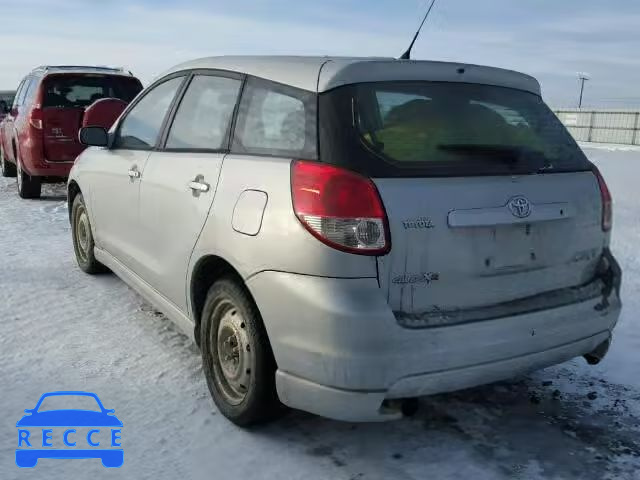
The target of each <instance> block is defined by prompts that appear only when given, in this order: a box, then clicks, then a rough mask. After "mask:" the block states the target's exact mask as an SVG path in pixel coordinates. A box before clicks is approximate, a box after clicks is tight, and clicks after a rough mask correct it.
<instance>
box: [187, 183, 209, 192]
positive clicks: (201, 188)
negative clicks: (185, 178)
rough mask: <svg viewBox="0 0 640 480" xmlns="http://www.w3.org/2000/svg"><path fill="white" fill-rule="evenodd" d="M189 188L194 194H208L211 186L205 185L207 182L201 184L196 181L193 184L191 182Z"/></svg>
mask: <svg viewBox="0 0 640 480" xmlns="http://www.w3.org/2000/svg"><path fill="white" fill-rule="evenodd" d="M189 188H190V189H191V190H193V191H194V192H208V191H209V184H208V183H205V182H199V181H197V180H194V181H192V182H189Z"/></svg>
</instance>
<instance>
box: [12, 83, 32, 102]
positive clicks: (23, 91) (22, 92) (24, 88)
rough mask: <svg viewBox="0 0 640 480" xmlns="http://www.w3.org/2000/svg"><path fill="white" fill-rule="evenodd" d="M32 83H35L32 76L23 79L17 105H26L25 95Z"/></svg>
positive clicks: (16, 100) (17, 95) (17, 94)
mask: <svg viewBox="0 0 640 480" xmlns="http://www.w3.org/2000/svg"><path fill="white" fill-rule="evenodd" d="M31 83H33V78H32V77H27V78H25V79H24V80H23V81H22V84H20V88H18V93H16V98H15V103H14V105H15V106H20V105H24V97H25V95H26V94H27V89H28V88H29V85H30V84H31Z"/></svg>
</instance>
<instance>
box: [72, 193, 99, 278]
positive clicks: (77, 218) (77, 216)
mask: <svg viewBox="0 0 640 480" xmlns="http://www.w3.org/2000/svg"><path fill="white" fill-rule="evenodd" d="M71 236H72V237H73V251H74V253H75V255H76V261H77V262H78V266H79V267H80V270H82V271H83V272H85V273H89V274H91V275H94V274H96V273H104V272H107V271H108V269H107V267H105V266H104V265H103V264H102V263H100V262H99V261H98V260H96V257H95V254H94V252H93V248H94V246H95V242H94V241H93V233H92V232H91V223H90V222H89V214H88V213H87V207H86V205H85V203H84V198H83V197H82V194H81V193H78V194H77V195H76V197H75V198H74V200H73V206H72V207H71Z"/></svg>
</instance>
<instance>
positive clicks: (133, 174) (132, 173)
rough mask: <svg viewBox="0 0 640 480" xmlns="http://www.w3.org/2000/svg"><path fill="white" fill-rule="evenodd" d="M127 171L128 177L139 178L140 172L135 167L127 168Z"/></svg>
mask: <svg viewBox="0 0 640 480" xmlns="http://www.w3.org/2000/svg"><path fill="white" fill-rule="evenodd" d="M128 173H129V178H140V172H139V171H138V170H136V169H135V168H132V169H131V170H129V172H128Z"/></svg>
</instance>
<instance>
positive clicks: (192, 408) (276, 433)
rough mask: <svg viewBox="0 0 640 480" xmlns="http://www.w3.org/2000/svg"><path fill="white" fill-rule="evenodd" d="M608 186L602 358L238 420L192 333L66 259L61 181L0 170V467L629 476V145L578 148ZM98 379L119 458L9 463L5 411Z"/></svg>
mask: <svg viewBox="0 0 640 480" xmlns="http://www.w3.org/2000/svg"><path fill="white" fill-rule="evenodd" d="M585 151H586V152H587V154H588V155H589V156H590V157H591V158H592V159H593V160H594V161H595V162H596V163H597V164H598V165H599V166H600V168H601V170H602V171H603V173H604V175H605V177H606V178H607V180H608V182H609V185H610V187H611V189H612V191H613V195H614V199H615V226H614V240H613V251H614V253H615V254H616V255H617V256H618V259H619V260H620V262H621V264H622V266H623V269H624V275H625V276H624V279H623V285H624V286H623V294H624V298H623V300H624V302H625V306H624V310H623V314H622V317H621V323H620V325H619V327H618V330H617V336H616V337H615V340H614V344H613V346H612V349H611V352H610V354H609V356H608V357H607V359H606V360H605V361H604V362H603V363H602V364H601V365H598V366H597V367H589V366H587V365H586V364H585V362H584V361H583V360H582V359H577V360H574V361H572V362H569V363H567V364H564V365H561V366H558V367H554V368H549V369H546V370H544V371H541V372H537V373H535V374H532V375H529V376H526V377H522V378H517V379H514V380H512V381H507V382H502V383H498V384H494V385H489V386H485V387H480V388H475V389H471V390H466V391H462V392H458V393H454V394H447V395H439V396H435V397H430V398H425V399H423V400H422V401H421V410H420V411H419V412H418V414H417V415H416V416H414V417H412V418H408V419H405V420H402V421H399V422H395V423H386V424H348V423H339V422H334V421H330V420H325V419H322V418H318V417H314V416H312V415H307V414H305V413H301V412H293V413H291V414H290V415H288V416H287V417H285V418H284V419H283V420H281V421H280V422H279V423H276V424H272V425H269V426H265V427H262V428H259V429H256V430H254V431H244V430H240V429H238V428H237V427H235V426H233V425H232V424H230V423H229V422H227V421H226V420H225V419H224V418H223V417H222V416H221V415H220V414H219V413H218V412H217V411H216V409H215V406H214V405H213V402H212V401H211V400H210V398H209V393H208V391H207V388H206V385H205V382H204V378H203V375H202V371H201V367H200V356H199V352H198V350H197V348H196V347H195V346H194V345H192V344H190V343H189V341H188V340H187V339H186V338H185V337H184V336H182V335H181V334H179V333H178V332H177V330H176V329H174V327H173V326H172V325H171V324H170V323H169V322H168V321H167V320H166V319H165V318H164V317H163V316H162V315H161V314H159V313H158V312H155V311H153V309H151V308H150V307H149V306H147V305H146V304H145V303H144V302H143V300H141V298H140V297H138V295H136V294H135V293H134V292H133V291H131V290H130V289H129V288H127V287H126V286H125V285H124V284H123V283H122V282H121V281H120V280H118V279H117V278H116V277H114V276H110V275H107V276H100V277H90V276H87V275H85V274H83V273H82V272H81V271H80V270H79V269H78V268H77V267H76V265H75V260H74V258H73V253H72V246H71V236H70V232H69V224H68V220H67V213H66V212H67V210H66V205H65V198H64V188H63V187H62V186H51V187H47V189H46V195H45V196H44V197H43V198H42V199H41V200H39V201H24V200H19V199H18V197H17V195H16V187H15V182H14V181H13V179H0V242H1V250H0V252H1V253H0V380H1V382H0V412H2V414H3V416H2V420H0V479H2V480H8V479H35V478H38V479H40V478H47V479H61V478H93V479H98V478H125V479H136V480H139V479H145V478H154V479H191V478H194V479H205V478H207V479H218V478H220V479H222V478H225V479H228V478H235V479H242V480H248V479H254V478H264V479H282V480H289V479H305V480H313V479H322V480H327V479H332V480H333V479H336V480H342V479H343V480H356V479H358V480H360V479H362V480H365V479H368V480H376V479H385V480H387V479H423V478H437V479H439V480H440V479H449V478H451V479H453V478H456V479H457V478H465V479H466V478H469V479H474V480H482V479H496V478H497V479H500V478H505V479H507V478H508V479H513V478H516V479H525V478H526V479H538V478H545V479H594V480H596V479H597V480H602V479H640V373H639V372H640V324H639V323H638V316H637V313H638V312H639V311H640V197H639V196H638V185H640V151H638V150H634V149H628V148H622V149H616V148H614V147H606V148H591V147H585ZM53 390H86V391H93V392H96V393H97V394H98V395H99V396H100V398H101V399H102V401H103V403H104V404H105V406H106V407H107V408H114V409H115V410H116V415H117V416H118V417H119V418H120V419H121V420H122V421H123V423H124V428H123V433H122V437H123V446H124V452H125V462H124V465H123V467H122V468H121V469H113V470H107V469H105V468H103V467H102V466H101V464H100V462H99V461H98V460H73V461H72V460H40V462H39V463H38V466H37V467H36V468H35V469H18V468H17V467H16V465H15V463H14V451H15V448H16V446H17V429H16V426H15V425H16V421H17V420H18V419H19V418H20V417H21V416H22V415H23V410H24V409H25V408H33V406H34V405H35V402H36V401H37V399H38V398H39V397H40V395H41V394H42V393H43V392H47V391H53Z"/></svg>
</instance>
